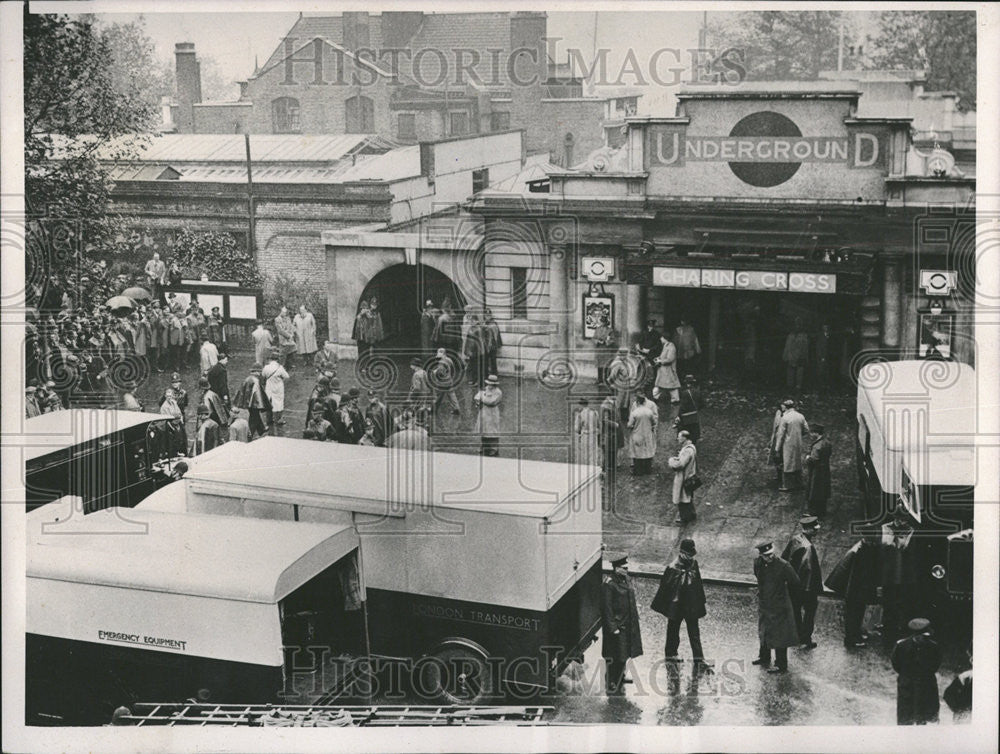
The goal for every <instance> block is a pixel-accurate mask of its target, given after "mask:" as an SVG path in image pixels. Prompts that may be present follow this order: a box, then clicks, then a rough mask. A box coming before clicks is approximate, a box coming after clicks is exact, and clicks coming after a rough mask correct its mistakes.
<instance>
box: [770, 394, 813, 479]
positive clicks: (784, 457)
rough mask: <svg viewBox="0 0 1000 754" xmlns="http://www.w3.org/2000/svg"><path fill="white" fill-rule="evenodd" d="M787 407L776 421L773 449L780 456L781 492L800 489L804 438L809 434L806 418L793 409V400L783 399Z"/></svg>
mask: <svg viewBox="0 0 1000 754" xmlns="http://www.w3.org/2000/svg"><path fill="white" fill-rule="evenodd" d="M785 403H786V405H787V408H786V409H785V413H783V414H782V415H781V421H779V422H778V439H777V442H776V443H775V450H776V451H777V453H778V455H779V456H780V457H781V464H782V466H781V471H782V476H781V487H779V488H778V489H779V490H781V491H782V492H792V491H794V490H799V489H802V457H803V456H804V455H805V444H806V438H807V437H808V436H809V424H808V423H807V422H806V418H805V417H804V416H803V415H802V414H800V413H799V412H798V411H797V410H796V409H795V401H791V402H790V404H789V401H785Z"/></svg>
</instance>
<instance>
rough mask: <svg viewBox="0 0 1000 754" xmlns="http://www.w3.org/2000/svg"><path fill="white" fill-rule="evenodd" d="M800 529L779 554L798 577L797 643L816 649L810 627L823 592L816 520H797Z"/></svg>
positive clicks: (795, 595) (794, 603)
mask: <svg viewBox="0 0 1000 754" xmlns="http://www.w3.org/2000/svg"><path fill="white" fill-rule="evenodd" d="M799 526H801V527H802V531H801V532H799V533H798V534H796V535H795V536H793V537H792V538H791V540H790V541H789V542H788V544H787V545H786V546H785V549H784V551H783V552H782V553H781V557H782V559H784V560H786V561H788V565H790V566H791V567H792V568H793V569H794V570H795V575H796V576H798V577H799V583H800V584H801V585H802V588H801V589H798V590H796V591H793V592H792V593H791V597H792V610H794V611H795V628H796V630H797V631H798V632H799V644H800V645H801V646H802V648H803V649H815V648H816V642H814V641H813V628H814V627H815V625H816V608H817V606H818V605H819V595H820V594H822V593H823V573H822V571H821V570H820V566H819V556H818V555H817V554H816V548H815V547H814V546H813V543H812V539H813V537H814V536H816V532H818V531H819V529H820V525H819V520H818V519H817V518H816V517H815V516H803V517H802V518H800V519H799Z"/></svg>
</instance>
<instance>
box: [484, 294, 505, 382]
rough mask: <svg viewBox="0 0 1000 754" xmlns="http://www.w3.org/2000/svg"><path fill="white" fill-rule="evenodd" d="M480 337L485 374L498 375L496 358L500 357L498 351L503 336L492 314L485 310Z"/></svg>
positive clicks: (490, 311) (501, 345)
mask: <svg viewBox="0 0 1000 754" xmlns="http://www.w3.org/2000/svg"><path fill="white" fill-rule="evenodd" d="M482 335H483V341H484V344H483V347H484V349H485V351H486V364H485V369H486V372H487V373H488V374H498V373H499V371H500V370H499V369H498V368H497V357H498V356H499V355H500V349H501V348H503V336H502V335H501V333H500V325H498V324H497V321H496V320H495V319H494V318H493V312H492V310H490V309H487V310H486V314H485V317H484V321H483V324H482Z"/></svg>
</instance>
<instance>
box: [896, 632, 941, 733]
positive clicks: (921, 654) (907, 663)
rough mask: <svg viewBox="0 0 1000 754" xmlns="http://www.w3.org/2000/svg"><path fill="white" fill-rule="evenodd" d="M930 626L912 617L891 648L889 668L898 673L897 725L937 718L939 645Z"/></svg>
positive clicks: (921, 722) (920, 722) (931, 720)
mask: <svg viewBox="0 0 1000 754" xmlns="http://www.w3.org/2000/svg"><path fill="white" fill-rule="evenodd" d="M930 626H931V622H930V621H929V620H927V619H926V618H914V619H913V620H911V621H910V622H909V624H908V628H909V629H910V635H909V636H908V637H906V638H905V639H900V640H899V641H897V642H896V646H895V648H894V649H893V650H892V668H893V670H895V671H896V672H897V673H899V677H898V678H897V679H896V724H897V725H926V724H927V723H936V722H937V721H938V711H939V709H940V707H941V701H940V699H939V698H938V687H937V669H938V668H939V667H940V666H941V648H940V647H939V646H938V643H937V642H936V641H935V640H934V635H933V634H932V632H931V628H930Z"/></svg>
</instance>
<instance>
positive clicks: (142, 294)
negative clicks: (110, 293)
mask: <svg viewBox="0 0 1000 754" xmlns="http://www.w3.org/2000/svg"><path fill="white" fill-rule="evenodd" d="M122 295H123V296H128V297H129V298H130V299H132V300H133V301H135V302H136V303H137V304H141V303H146V302H149V301H152V300H153V295H152V294H151V293H150V292H149V291H147V290H146V289H145V288H140V287H139V286H133V287H131V288H126V289H125V290H124V291H122Z"/></svg>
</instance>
